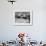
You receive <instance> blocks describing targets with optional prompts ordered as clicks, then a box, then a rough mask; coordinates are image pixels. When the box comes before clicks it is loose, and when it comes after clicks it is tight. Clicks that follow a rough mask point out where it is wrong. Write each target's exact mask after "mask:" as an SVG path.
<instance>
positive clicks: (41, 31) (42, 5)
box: [0, 0, 46, 41]
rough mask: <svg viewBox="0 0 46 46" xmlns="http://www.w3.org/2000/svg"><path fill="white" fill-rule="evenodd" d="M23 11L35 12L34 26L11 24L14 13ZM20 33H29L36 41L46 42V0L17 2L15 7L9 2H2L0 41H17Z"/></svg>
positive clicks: (4, 0) (0, 7) (18, 0)
mask: <svg viewBox="0 0 46 46" xmlns="http://www.w3.org/2000/svg"><path fill="white" fill-rule="evenodd" d="M22 9H23V10H25V9H26V10H33V25H32V26H14V25H11V24H9V22H10V21H12V19H13V18H12V17H13V14H14V12H15V11H16V10H22ZM18 32H27V33H29V34H31V38H32V39H34V40H38V41H40V40H46V0H17V2H16V3H14V5H13V6H12V4H11V3H8V2H7V0H0V40H11V39H15V38H16V37H17V34H18Z"/></svg>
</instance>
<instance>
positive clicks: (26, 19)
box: [15, 11, 32, 25]
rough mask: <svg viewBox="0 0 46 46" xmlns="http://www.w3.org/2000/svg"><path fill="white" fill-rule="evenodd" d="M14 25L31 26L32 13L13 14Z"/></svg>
mask: <svg viewBox="0 0 46 46" xmlns="http://www.w3.org/2000/svg"><path fill="white" fill-rule="evenodd" d="M15 24H16V25H32V13H30V12H28V11H27V12H25V11H22V12H15Z"/></svg>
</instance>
